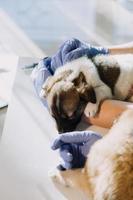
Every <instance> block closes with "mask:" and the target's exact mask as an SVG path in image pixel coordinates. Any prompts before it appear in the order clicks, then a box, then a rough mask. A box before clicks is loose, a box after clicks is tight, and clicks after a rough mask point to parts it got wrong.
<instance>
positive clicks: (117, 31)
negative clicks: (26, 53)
mask: <svg viewBox="0 0 133 200" xmlns="http://www.w3.org/2000/svg"><path fill="white" fill-rule="evenodd" d="M0 7H1V8H2V9H3V10H4V11H5V12H6V13H7V14H8V15H9V16H10V17H11V19H13V20H14V21H15V23H16V24H17V25H18V26H20V27H21V29H22V30H23V31H24V32H25V33H26V34H27V35H28V37H29V38H30V39H31V40H33V41H34V42H35V44H37V45H38V46H39V47H40V48H41V49H42V50H43V51H45V53H47V54H52V53H54V52H55V50H56V49H57V48H58V46H59V45H60V44H61V43H62V42H63V41H64V40H66V39H68V38H71V37H77V38H79V39H81V40H85V41H87V42H89V43H93V44H99V45H108V44H120V43H123V42H128V41H131V40H132V39H133V0H84V1H83V0H4V1H3V0H0ZM0 34H1V31H0ZM0 38H1V37H0ZM19 54H21V53H19Z"/></svg>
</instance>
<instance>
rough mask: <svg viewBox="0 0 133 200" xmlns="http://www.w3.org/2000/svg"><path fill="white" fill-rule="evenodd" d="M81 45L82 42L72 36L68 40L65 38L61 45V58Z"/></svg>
mask: <svg viewBox="0 0 133 200" xmlns="http://www.w3.org/2000/svg"><path fill="white" fill-rule="evenodd" d="M81 45H82V43H81V42H80V41H79V40H78V39H76V38H72V39H70V40H67V41H65V42H64V43H63V45H62V46H61V49H62V58H64V56H65V55H66V54H67V53H69V52H71V51H73V50H74V49H77V48H78V47H80V46H81Z"/></svg>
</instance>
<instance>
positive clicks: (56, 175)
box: [48, 168, 69, 187]
mask: <svg viewBox="0 0 133 200" xmlns="http://www.w3.org/2000/svg"><path fill="white" fill-rule="evenodd" d="M48 176H49V177H50V178H51V179H52V181H53V182H54V183H55V184H56V183H58V184H60V185H62V186H65V187H69V186H68V184H67V181H66V180H65V178H64V177H63V173H61V171H59V170H58V169H57V168H55V169H54V170H51V171H49V173H48Z"/></svg>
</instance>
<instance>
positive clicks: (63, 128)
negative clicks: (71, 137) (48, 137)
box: [57, 115, 82, 134]
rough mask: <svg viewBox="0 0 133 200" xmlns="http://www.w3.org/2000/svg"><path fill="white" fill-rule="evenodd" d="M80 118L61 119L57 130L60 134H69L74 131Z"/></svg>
mask: <svg viewBox="0 0 133 200" xmlns="http://www.w3.org/2000/svg"><path fill="white" fill-rule="evenodd" d="M81 116H82V115H80V116H78V117H76V118H75V117H72V118H61V119H60V125H58V124H57V129H58V131H59V133H60V134H62V133H64V132H71V131H74V130H75V129H76V127H77V125H78V123H79V122H80V120H81Z"/></svg>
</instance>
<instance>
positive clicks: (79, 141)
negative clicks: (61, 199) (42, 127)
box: [32, 39, 133, 170]
mask: <svg viewBox="0 0 133 200" xmlns="http://www.w3.org/2000/svg"><path fill="white" fill-rule="evenodd" d="M126 53H133V42H131V43H128V44H124V45H120V46H112V47H108V48H104V47H94V46H91V45H89V44H87V43H84V42H81V41H79V40H78V39H71V40H67V41H65V42H64V43H63V44H62V46H61V47H60V48H59V50H58V51H57V53H56V54H55V55H53V56H51V57H46V58H44V59H42V60H41V61H40V62H39V64H38V66H37V67H36V68H35V69H34V70H33V72H32V79H33V82H34V86H35V89H36V92H37V94H38V96H39V94H40V91H41V89H42V85H43V83H44V82H45V80H46V79H47V78H48V77H49V76H52V75H53V74H54V72H55V70H56V69H57V68H58V67H60V66H63V65H64V64H65V63H67V62H71V61H72V60H75V59H77V58H80V57H82V56H87V57H88V58H92V57H94V56H96V55H98V54H126ZM41 101H42V103H43V104H44V105H45V106H47V102H46V101H45V100H44V99H41ZM100 138H101V137H100V135H99V134H96V133H92V132H90V131H87V132H70V133H67V134H66V133H65V134H63V135H61V136H59V137H58V138H56V140H55V141H54V143H53V145H52V149H53V150H56V149H59V152H60V156H61V158H62V163H61V164H60V165H59V166H58V168H59V169H60V170H65V169H71V168H79V167H83V166H84V164H85V160H86V155H87V154H88V152H89V150H90V147H91V145H92V144H93V143H94V142H96V141H97V140H98V139H100Z"/></svg>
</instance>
